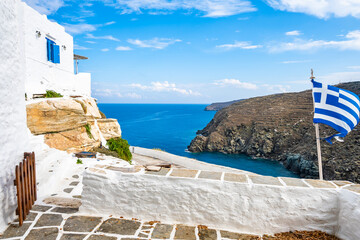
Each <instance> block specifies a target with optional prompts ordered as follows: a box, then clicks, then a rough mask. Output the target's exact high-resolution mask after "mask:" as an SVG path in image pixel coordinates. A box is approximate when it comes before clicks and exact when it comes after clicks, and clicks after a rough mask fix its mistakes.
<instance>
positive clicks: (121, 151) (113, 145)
mask: <svg viewBox="0 0 360 240" xmlns="http://www.w3.org/2000/svg"><path fill="white" fill-rule="evenodd" d="M107 145H108V146H109V150H111V151H115V152H117V154H118V157H119V158H122V159H124V160H126V161H128V162H129V163H130V164H131V159H132V154H131V152H130V149H129V147H130V145H129V143H128V141H126V140H125V139H122V138H111V139H109V140H108V141H107Z"/></svg>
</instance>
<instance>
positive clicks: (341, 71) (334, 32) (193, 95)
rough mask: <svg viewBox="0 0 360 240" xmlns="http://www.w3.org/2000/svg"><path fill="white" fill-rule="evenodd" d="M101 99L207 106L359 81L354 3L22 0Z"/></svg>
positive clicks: (359, 12) (359, 23) (358, 18)
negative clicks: (65, 47)
mask: <svg viewBox="0 0 360 240" xmlns="http://www.w3.org/2000/svg"><path fill="white" fill-rule="evenodd" d="M25 2H26V3H28V5H30V6H31V7H33V8H35V9H36V10H37V11H39V12H40V13H42V14H46V15H47V16H48V18H49V19H50V20H52V21H56V22H58V23H59V24H61V25H63V26H64V27H65V29H66V31H67V32H68V33H69V34H71V35H72V36H73V37H74V48H75V50H74V52H75V53H77V54H80V55H83V56H87V57H89V60H85V61H81V62H80V64H79V71H80V72H90V73H91V74H92V96H93V97H95V98H97V99H98V102H100V103H206V104H207V103H212V102H221V101H230V100H235V99H244V98H250V97H256V96H263V95H268V94H274V93H283V92H295V91H301V90H305V89H310V88H311V83H310V80H309V77H310V69H311V68H313V69H314V74H315V77H316V78H317V80H319V81H323V82H327V83H329V84H336V83H339V82H348V81H358V80H360V54H359V53H360V1H359V0H89V1H77V0H25Z"/></svg>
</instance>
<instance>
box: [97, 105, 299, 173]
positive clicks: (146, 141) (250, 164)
mask: <svg viewBox="0 0 360 240" xmlns="http://www.w3.org/2000/svg"><path fill="white" fill-rule="evenodd" d="M98 106H99V109H100V110H101V111H102V112H103V113H104V114H105V115H106V117H107V118H115V119H117V120H118V122H119V124H120V126H121V130H122V138H124V139H126V140H127V141H128V142H129V144H130V145H131V146H139V147H144V148H150V149H154V148H156V149H161V150H163V151H166V152H168V153H172V154H176V155H180V156H184V157H190V158H195V159H197V160H200V161H203V162H207V163H212V164H217V165H222V166H227V167H232V168H237V169H241V170H245V171H250V172H254V173H258V174H261V175H267V176H273V177H278V176H283V177H295V178H296V177H299V176H298V175H296V174H294V173H292V172H290V171H289V170H287V169H286V168H285V167H284V166H283V165H282V164H280V163H279V162H277V161H274V160H268V159H253V158H251V157H249V156H246V155H244V154H223V153H191V152H188V151H187V146H188V145H189V144H190V142H191V140H192V139H193V138H194V137H195V136H196V132H197V130H200V129H203V128H204V127H205V126H206V125H207V124H208V123H209V122H210V121H211V119H212V118H213V117H214V115H215V113H216V112H214V111H204V109H205V107H206V106H207V105H203V104H105V103H102V104H101V103H100V104H98Z"/></svg>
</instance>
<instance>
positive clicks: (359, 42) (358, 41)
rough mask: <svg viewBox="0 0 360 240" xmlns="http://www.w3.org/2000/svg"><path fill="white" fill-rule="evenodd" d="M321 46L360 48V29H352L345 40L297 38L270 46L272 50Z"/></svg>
mask: <svg viewBox="0 0 360 240" xmlns="http://www.w3.org/2000/svg"><path fill="white" fill-rule="evenodd" d="M319 48H336V49H340V50H360V30H356V31H351V32H349V33H348V34H346V35H345V39H344V40H340V41H334V40H333V41H326V40H312V39H310V40H302V39H296V40H295V41H294V42H286V43H280V44H277V45H273V46H270V47H269V49H270V51H271V52H284V51H296V50H300V51H305V50H312V49H319Z"/></svg>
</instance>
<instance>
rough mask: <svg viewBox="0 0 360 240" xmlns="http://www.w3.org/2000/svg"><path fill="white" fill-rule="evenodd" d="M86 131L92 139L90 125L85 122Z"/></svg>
mask: <svg viewBox="0 0 360 240" xmlns="http://www.w3.org/2000/svg"><path fill="white" fill-rule="evenodd" d="M84 127H85V129H86V133H87V135H88V136H89V138H90V139H94V137H93V135H92V134H91V126H90V124H89V123H87V124H85V126H84Z"/></svg>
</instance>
